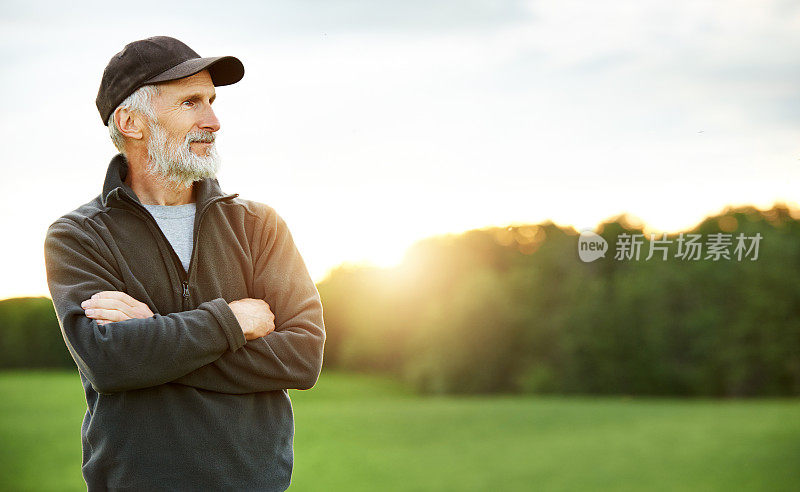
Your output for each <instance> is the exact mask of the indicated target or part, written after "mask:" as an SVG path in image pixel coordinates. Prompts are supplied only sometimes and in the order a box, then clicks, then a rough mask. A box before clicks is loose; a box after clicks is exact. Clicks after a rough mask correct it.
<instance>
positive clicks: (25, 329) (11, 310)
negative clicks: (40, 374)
mask: <svg viewBox="0 0 800 492" xmlns="http://www.w3.org/2000/svg"><path fill="white" fill-rule="evenodd" d="M0 367H2V368H34V367H36V368H43V367H75V363H74V362H73V361H72V358H71V357H70V355H69V351H67V347H66V345H64V339H63V338H62V337H61V330H60V329H59V327H58V320H57V319H56V313H55V310H54V309H53V302H52V301H51V300H50V299H48V298H46V297H20V298H16V299H6V300H4V301H0Z"/></svg>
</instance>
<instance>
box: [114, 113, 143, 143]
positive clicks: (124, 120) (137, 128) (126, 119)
mask: <svg viewBox="0 0 800 492" xmlns="http://www.w3.org/2000/svg"><path fill="white" fill-rule="evenodd" d="M114 121H116V122H117V128H119V131H120V133H122V134H123V135H125V136H126V137H128V138H133V139H135V140H141V139H142V137H143V135H142V126H143V123H144V121H143V120H142V117H141V116H140V115H139V114H137V113H134V112H133V111H130V110H128V109H127V108H119V109H117V110H116V111H115V112H114Z"/></svg>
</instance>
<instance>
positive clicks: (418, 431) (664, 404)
mask: <svg viewBox="0 0 800 492" xmlns="http://www.w3.org/2000/svg"><path fill="white" fill-rule="evenodd" d="M81 391H82V389H81V386H80V382H79V380H78V376H77V374H76V373H73V372H51V373H48V372H32V373H22V372H5V373H0V395H2V398H0V442H1V443H2V446H0V490H85V485H84V483H83V480H82V478H81V475H80V423H81V419H82V416H83V413H84V411H85V407H86V403H85V401H84V399H83V394H82V392H81ZM290 394H291V397H292V402H293V405H294V412H295V427H296V435H295V468H294V474H293V479H292V488H291V489H290V490H297V491H306V490H308V491H317V490H347V491H360V490H365V491H366V490H457V491H467V490H492V489H495V490H609V489H611V490H643V489H647V490H730V489H734V490H770V491H773V490H798V489H800V466H798V463H800V400H796V399H794V400H748V401H712V400H670V399H624V398H602V399H595V398H577V397H569V398H566V397H547V398H542V397H509V396H506V397H457V398H456V397H420V396H416V395H413V394H411V393H410V392H408V391H407V390H405V389H404V388H403V387H402V386H400V385H398V384H396V383H394V382H392V381H390V380H386V379H383V378H379V377H371V376H364V375H352V374H336V373H325V374H323V376H322V378H321V379H320V382H319V383H318V385H317V386H316V387H315V388H314V389H312V390H310V391H292V392H290Z"/></svg>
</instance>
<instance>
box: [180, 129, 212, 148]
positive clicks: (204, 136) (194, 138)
mask: <svg viewBox="0 0 800 492" xmlns="http://www.w3.org/2000/svg"><path fill="white" fill-rule="evenodd" d="M216 139H217V135H216V134H214V133H213V132H207V131H204V130H197V131H193V132H189V133H187V134H186V145H189V144H190V143H192V142H204V143H213V142H214V140H216Z"/></svg>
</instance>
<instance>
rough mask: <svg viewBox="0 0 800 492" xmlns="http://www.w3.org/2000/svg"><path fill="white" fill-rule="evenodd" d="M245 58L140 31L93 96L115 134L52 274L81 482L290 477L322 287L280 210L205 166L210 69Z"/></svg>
mask: <svg viewBox="0 0 800 492" xmlns="http://www.w3.org/2000/svg"><path fill="white" fill-rule="evenodd" d="M243 75H244V67H243V66H242V63H241V62H240V61H239V60H238V59H236V58H234V57H214V58H201V57H200V56H199V55H198V54H197V53H196V52H194V51H193V50H192V49H191V48H189V47H188V46H186V45H185V44H183V43H182V42H180V41H178V40H177V39H173V38H169V37H164V36H159V37H154V38H148V39H144V40H141V41H135V42H133V43H130V44H128V45H127V46H126V47H125V48H124V49H123V50H122V51H121V52H120V53H118V54H116V55H115V56H114V57H113V58H112V59H111V61H110V62H109V64H108V66H107V67H106V69H105V72H104V74H103V78H102V82H101V85H100V90H99V92H98V95H97V108H98V110H99V111H100V116H101V118H102V120H103V122H104V123H105V124H107V125H108V126H109V130H110V133H111V137H112V140H113V141H114V143H115V144H116V145H117V147H118V148H119V150H120V152H121V153H120V154H118V155H116V156H115V157H114V158H113V159H112V160H111V163H110V165H109V167H108V171H107V175H106V178H105V184H104V185H103V190H102V193H101V194H100V195H99V196H97V197H96V198H94V199H93V200H92V201H90V202H88V203H86V204H84V205H82V206H81V207H78V208H77V209H76V210H74V211H72V212H70V213H68V214H66V215H64V216H62V217H61V218H59V219H58V220H56V221H55V222H54V223H53V224H52V225H51V226H50V228H49V229H48V231H47V237H46V240H45V260H46V266H47V280H48V284H49V287H50V292H51V294H52V298H53V304H54V306H55V310H56V313H57V315H58V320H59V324H60V326H61V330H62V333H63V336H64V341H65V342H66V345H67V348H68V349H69V351H70V353H71V354H72V357H73V358H74V359H75V363H76V364H77V366H78V369H79V372H80V378H81V381H82V383H83V387H84V390H85V393H86V402H87V405H88V409H87V412H86V415H85V417H84V420H83V425H82V429H81V435H82V446H83V465H82V469H83V476H84V478H85V480H86V483H87V485H88V487H89V489H90V490H96V489H97V490H103V489H134V490H152V489H171V490H184V489H192V490H198V489H202V490H218V489H234V490H285V489H286V488H287V487H288V486H289V483H290V478H291V472H292V465H293V449H292V445H293V437H294V422H293V416H292V407H291V402H290V400H289V396H288V393H287V391H286V390H287V389H292V388H294V389H308V388H311V387H312V386H313V385H314V384H315V382H316V380H317V378H318V376H319V372H320V369H321V366H322V351H323V345H324V342H325V328H324V324H323V319H322V304H321V303H320V298H319V293H318V292H317V289H316V287H315V286H314V283H313V282H312V280H311V278H310V276H309V274H308V271H307V269H306V266H305V264H304V262H303V259H302V258H301V256H300V254H299V252H298V251H297V248H296V247H295V244H294V242H293V239H292V236H291V234H290V232H289V230H288V229H287V226H286V223H285V222H284V221H283V219H282V218H281V217H280V216H278V214H277V213H276V212H275V210H273V209H272V208H271V207H269V206H267V205H264V204H261V203H257V202H253V201H248V200H243V199H240V198H237V197H238V195H237V194H224V193H223V192H222V191H221V190H220V187H219V183H218V181H217V180H216V179H215V178H214V176H215V173H216V170H217V152H216V149H215V143H214V140H215V135H216V132H217V131H218V130H219V128H220V124H219V121H217V119H216V117H215V115H214V111H213V110H212V108H211V105H212V103H213V102H214V99H215V97H216V96H215V90H214V87H215V86H220V85H228V84H233V83H236V82H238V81H239V80H240V79H241V78H242V77H243Z"/></svg>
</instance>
